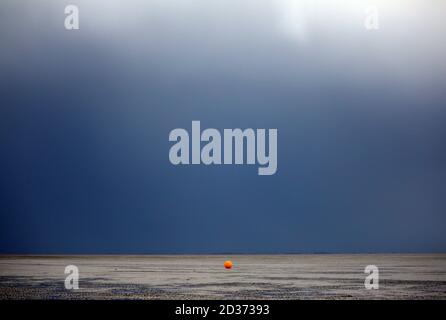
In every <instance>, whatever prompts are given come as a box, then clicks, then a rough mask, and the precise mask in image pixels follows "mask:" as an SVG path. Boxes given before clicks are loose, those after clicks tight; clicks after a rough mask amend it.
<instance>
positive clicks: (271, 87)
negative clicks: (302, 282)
mask: <svg viewBox="0 0 446 320" xmlns="http://www.w3.org/2000/svg"><path fill="white" fill-rule="evenodd" d="M73 3H75V4H78V5H79V7H80V11H81V22H80V26H81V29H80V30H79V31H66V30H64V28H63V18H64V16H63V8H64V7H63V6H64V4H62V3H60V2H57V1H42V2H39V5H35V4H34V2H33V3H31V2H28V1H3V2H2V4H1V5H0V6H1V10H0V12H1V19H0V40H1V43H2V51H1V52H0V74H1V76H0V85H1V89H0V90H1V98H0V99H1V118H0V124H1V126H0V150H1V151H0V152H1V158H0V177H1V179H0V191H1V193H0V196H1V224H0V226H1V227H0V250H1V251H2V252H31V253H33V252H48V253H56V252H60V253H82V252H83V253H108V252H116V253H134V252H135V253H143V252H148V253H152V252H153V253H171V252H176V253H185V252H234V251H236V252H265V253H268V252H315V251H317V252H320V251H327V252H335V251H350V252H359V251H444V250H445V249H446V236H445V233H444V228H445V226H446V216H445V212H446V201H445V200H444V199H446V195H445V192H446V182H445V181H446V179H445V178H446V170H445V169H446V168H445V164H446V153H445V151H444V150H445V148H444V143H445V139H446V132H445V131H446V129H445V126H444V123H445V120H446V119H445V118H446V108H445V105H446V104H445V102H446V96H445V90H444V89H445V85H444V83H445V80H446V79H445V75H446V65H445V60H444V56H446V48H445V45H444V41H442V39H443V38H444V31H443V30H444V18H445V17H444V15H445V14H444V12H445V11H444V10H441V8H443V9H444V5H443V4H440V3H439V2H433V1H410V4H411V5H409V4H403V2H402V1H399V2H398V1H397V2H395V3H393V2H392V4H389V3H387V2H379V1H375V2H369V1H351V2H343V3H344V5H342V6H340V5H335V4H332V5H331V4H327V3H325V2H324V3H323V2H322V1H321V2H319V1H317V2H315V1H311V2H297V1H261V2H259V1H243V2H242V3H239V2H238V1H217V2H215V1H213V2H212V3H210V2H209V1H151V2H147V1H125V2H124V1H74V2H73ZM404 3H406V2H404ZM371 4H372V5H377V6H378V7H379V8H380V29H379V30H378V31H367V30H365V29H364V28H363V22H362V20H363V17H364V8H365V7H367V6H369V5H371ZM440 7H441V8H440ZM192 120H200V121H201V123H202V126H203V128H207V127H214V128H218V129H220V130H222V129H224V128H237V127H240V128H248V127H252V128H277V129H278V132H279V136H278V144H279V145H278V172H277V173H276V174H275V175H274V176H270V177H262V176H258V175H257V173H256V168H255V166H209V167H207V166H183V167H181V166H177V167H175V166H172V165H171V164H170V162H169V160H168V150H169V147H170V143H169V141H168V134H169V132H170V130H172V129H174V128H180V127H181V128H186V129H188V130H190V125H191V121H192Z"/></svg>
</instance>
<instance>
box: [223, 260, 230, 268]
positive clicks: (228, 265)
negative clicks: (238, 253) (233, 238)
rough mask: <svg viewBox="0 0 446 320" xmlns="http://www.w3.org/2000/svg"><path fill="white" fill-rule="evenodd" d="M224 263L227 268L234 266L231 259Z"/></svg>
mask: <svg viewBox="0 0 446 320" xmlns="http://www.w3.org/2000/svg"><path fill="white" fill-rule="evenodd" d="M223 265H224V266H225V268H226V269H231V268H232V261H231V260H227V261H225V263H224V264H223Z"/></svg>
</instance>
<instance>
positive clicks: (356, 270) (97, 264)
mask: <svg viewBox="0 0 446 320" xmlns="http://www.w3.org/2000/svg"><path fill="white" fill-rule="evenodd" d="M227 259H231V260H232V261H233V262H234V267H233V269H231V270H226V269H224V267H223V262H224V261H225V260H227ZM67 265H76V266H77V267H78V268H79V273H80V275H79V287H80V288H79V289H78V290H66V289H65V286H64V281H65V277H66V275H65V274H64V270H65V266H67ZM367 265H376V266H377V267H378V268H379V276H380V281H379V289H378V290H366V289H365V287H364V280H365V277H366V274H365V273H364V268H365V267H366V266H367ZM0 299H446V254H423V255H418V254H388V255H383V254H376V255H374V254H370V255H368V254H359V255H331V254H330V255H324V254H320V255H319V254H313V255H225V256H221V255H196V256H186V255H166V256H153V255H142V256H126V255H116V256H96V255H94V256H93V255H92V256H87V255H82V256H0Z"/></svg>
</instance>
